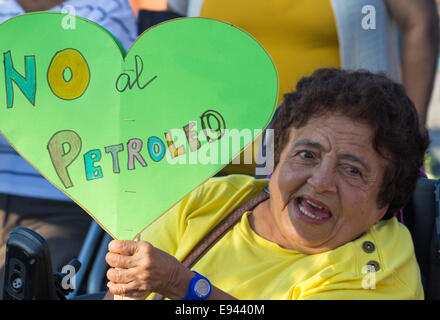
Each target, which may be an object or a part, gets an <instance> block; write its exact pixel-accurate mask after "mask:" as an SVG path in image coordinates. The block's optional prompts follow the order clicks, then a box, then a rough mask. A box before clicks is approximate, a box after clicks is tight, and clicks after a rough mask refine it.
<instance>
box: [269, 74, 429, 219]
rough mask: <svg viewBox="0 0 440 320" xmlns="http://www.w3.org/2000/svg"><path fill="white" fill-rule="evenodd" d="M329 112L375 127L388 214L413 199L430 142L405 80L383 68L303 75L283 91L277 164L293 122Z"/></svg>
mask: <svg viewBox="0 0 440 320" xmlns="http://www.w3.org/2000/svg"><path fill="white" fill-rule="evenodd" d="M330 113H336V114H340V115H344V116H346V117H348V118H350V119H352V120H354V121H359V122H362V123H365V124H367V125H369V126H370V128H371V129H372V131H373V141H372V143H373V148H374V149H375V150H376V152H378V154H379V155H381V156H382V157H383V158H385V159H387V160H388V161H387V167H386V169H385V174H384V178H383V182H382V186H381V188H380V191H379V194H378V198H377V202H378V206H379V208H383V207H385V206H386V205H389V209H388V211H387V214H386V216H385V218H387V217H389V215H390V213H391V212H394V211H396V210H398V209H400V208H402V207H403V206H404V205H405V204H406V203H407V202H408V201H409V200H410V197H411V194H412V193H413V191H414V188H415V185H416V181H417V178H418V176H419V168H421V167H422V165H423V161H424V156H425V152H426V150H427V148H428V146H429V137H428V134H427V130H426V128H425V127H424V126H423V125H420V124H419V118H418V116H417V111H416V109H415V107H414V104H413V102H412V101H411V100H410V99H409V98H408V96H407V95H406V93H405V89H404V87H403V86H402V85H400V84H398V83H395V82H393V81H392V80H390V79H388V78H387V77H386V76H385V75H384V74H381V73H378V74H375V73H371V72H368V71H365V70H357V71H347V70H340V69H336V68H325V69H318V70H316V71H315V72H314V73H313V74H312V75H311V76H310V77H304V78H302V79H301V80H300V81H299V82H298V84H297V86H296V91H293V92H291V93H288V94H286V95H284V102H283V103H282V104H281V105H280V107H279V110H278V113H277V115H276V117H275V119H274V122H273V123H272V129H274V153H275V154H274V165H275V167H276V166H277V164H278V162H279V160H280V154H281V152H282V150H283V149H284V147H285V146H286V145H287V142H288V140H289V133H290V130H289V128H291V127H292V126H293V127H294V128H301V127H303V126H305V125H306V124H307V122H308V121H309V119H311V118H314V117H320V116H323V115H326V114H330Z"/></svg>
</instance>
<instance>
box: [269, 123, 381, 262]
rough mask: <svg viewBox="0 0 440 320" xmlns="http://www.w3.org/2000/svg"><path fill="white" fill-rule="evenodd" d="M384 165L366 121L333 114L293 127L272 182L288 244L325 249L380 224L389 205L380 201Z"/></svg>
mask: <svg viewBox="0 0 440 320" xmlns="http://www.w3.org/2000/svg"><path fill="white" fill-rule="evenodd" d="M385 165H386V160H385V159H383V158H382V157H381V156H380V155H379V154H378V153H377V152H376V151H375V150H374V149H373V145H372V131H371V129H370V127H369V126H367V125H365V124H362V123H359V122H353V121H352V120H350V119H349V118H346V117H344V116H338V115H331V114H330V115H325V116H322V117H319V118H312V119H310V120H309V122H308V123H307V125H306V126H304V127H302V128H299V129H295V128H292V129H291V132H290V138H289V142H288V144H287V145H286V146H285V148H284V149H283V151H282V153H281V155H280V161H279V163H278V165H277V167H276V168H275V171H274V173H273V175H272V177H271V179H270V182H269V190H270V194H271V197H270V202H269V205H270V212H271V214H272V217H273V219H274V222H275V223H276V225H277V227H278V230H279V232H280V233H281V237H282V238H283V240H284V241H283V242H284V243H285V246H286V247H288V248H291V249H296V250H300V251H302V252H305V253H310V254H312V253H318V252H323V251H327V250H331V249H334V248H336V247H338V246H340V245H343V244H345V243H347V242H349V241H351V240H353V239H355V238H356V237H357V236H359V235H361V234H362V233H363V232H365V231H367V230H368V229H369V228H370V227H371V226H372V225H373V224H375V223H377V222H378V221H379V220H380V219H381V218H382V217H383V215H384V214H385V212H386V210H387V207H384V208H379V207H378V203H377V196H378V193H379V190H380V187H381V185H382V179H383V176H384V169H385Z"/></svg>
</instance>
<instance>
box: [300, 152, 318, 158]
mask: <svg viewBox="0 0 440 320" xmlns="http://www.w3.org/2000/svg"><path fill="white" fill-rule="evenodd" d="M299 155H300V156H301V158H304V159H314V158H315V156H314V154H313V153H311V152H309V151H301V152H300V153H299Z"/></svg>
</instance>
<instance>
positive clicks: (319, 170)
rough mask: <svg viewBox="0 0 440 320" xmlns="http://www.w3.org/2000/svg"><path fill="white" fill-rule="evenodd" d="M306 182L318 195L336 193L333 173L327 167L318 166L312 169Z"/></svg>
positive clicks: (329, 167)
mask: <svg viewBox="0 0 440 320" xmlns="http://www.w3.org/2000/svg"><path fill="white" fill-rule="evenodd" d="M307 182H308V183H309V184H310V185H311V186H312V187H313V188H314V189H315V191H316V192H318V193H325V192H336V190H337V188H336V180H335V172H334V170H333V169H332V168H331V166H329V165H323V164H321V165H319V166H316V167H315V168H313V170H312V172H311V175H310V177H309V179H308V180H307Z"/></svg>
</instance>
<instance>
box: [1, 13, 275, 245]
mask: <svg viewBox="0 0 440 320" xmlns="http://www.w3.org/2000/svg"><path fill="white" fill-rule="evenodd" d="M63 18H65V15H63V14H60V13H35V14H27V15H23V16H19V17H16V18H13V19H11V20H8V21H6V22H5V23H3V24H2V25H0V39H1V44H0V55H1V56H2V59H3V62H4V63H3V64H2V65H0V131H1V133H2V134H3V135H4V136H5V137H6V138H7V139H8V140H9V142H10V143H11V144H12V145H13V146H14V148H15V149H16V150H17V151H18V152H19V153H20V154H21V155H22V156H23V157H24V158H25V159H26V160H28V161H29V162H30V163H31V164H32V165H33V166H34V167H35V168H36V169H37V170H38V171H39V172H41V173H42V174H43V175H44V176H45V177H46V178H47V179H48V180H49V181H51V182H52V183H53V184H54V185H55V186H57V187H58V188H59V189H61V190H62V191H64V192H65V193H66V194H67V195H68V196H69V197H71V198H72V199H73V200H74V201H75V202H77V203H78V204H79V205H80V206H81V207H83V208H84V209H85V210H86V211H87V212H89V213H90V215H91V216H92V217H93V218H94V219H95V220H97V221H98V223H100V225H101V226H102V227H103V228H104V229H106V230H107V232H109V233H110V234H111V235H112V236H113V237H115V238H117V239H133V238H135V237H136V235H137V234H139V232H141V231H142V230H143V229H144V228H145V227H146V226H148V225H149V224H150V223H151V222H153V221H154V220H155V219H157V218H158V217H159V216H160V215H161V214H163V213H164V212H166V211H167V210H168V209H169V208H170V207H172V206H173V205H174V204H175V203H177V202H178V201H179V200H180V199H182V198H183V197H184V196H185V195H186V194H188V192H190V191H191V190H193V189H194V188H195V187H197V186H198V185H200V184H201V183H203V182H204V181H205V180H206V179H208V178H209V177H211V176H212V175H214V174H215V173H216V172H218V171H219V170H221V168H222V167H224V166H225V165H226V164H227V163H228V162H230V160H231V159H233V158H234V157H235V156H237V155H238V154H239V153H240V151H241V150H242V149H243V148H244V147H246V146H247V145H249V144H250V143H251V142H252V140H253V139H254V138H255V136H256V135H255V133H258V134H259V133H260V132H261V130H262V129H264V128H265V127H266V125H267V124H268V121H269V119H270V118H271V116H272V113H273V111H274V108H275V106H276V102H277V93H278V80H277V79H278V78H277V73H276V69H275V67H274V65H273V62H272V60H271V58H270V57H269V55H268V54H267V52H266V51H265V50H264V48H263V47H261V45H260V44H259V43H258V42H256V41H255V40H254V39H253V38H252V37H251V36H249V35H248V34H247V33H245V32H243V31H242V30H240V29H238V28H236V27H234V26H231V25H229V24H226V23H223V22H219V21H215V20H210V19H202V18H185V19H178V20H172V21H169V22H166V23H163V24H160V25H158V26H156V27H154V28H151V29H150V30H148V31H147V32H145V33H144V34H143V35H142V36H141V37H139V38H138V39H137V41H136V42H135V43H134V45H133V47H132V48H131V49H130V51H129V52H128V54H127V55H126V56H125V57H124V53H121V51H122V50H121V49H120V48H119V44H118V43H117V41H115V40H114V39H113V37H112V36H111V35H110V34H109V33H108V32H107V31H106V30H104V29H102V28H101V27H99V26H97V25H96V24H94V23H92V22H90V21H88V20H85V19H81V18H77V21H76V28H75V29H64V28H63V23H62V22H63ZM249 133H250V134H249ZM228 141H229V142H228Z"/></svg>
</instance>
